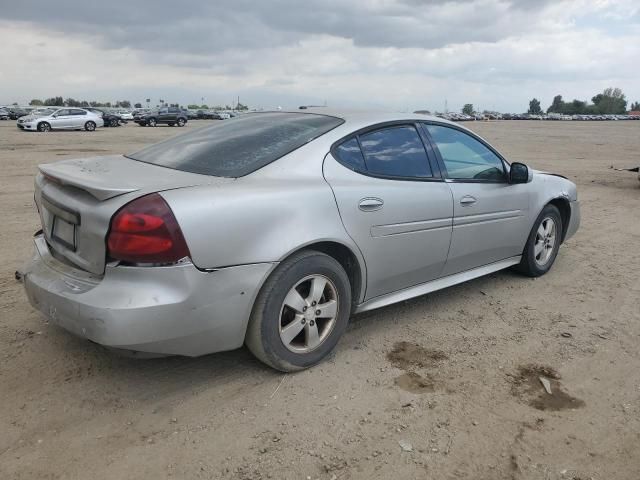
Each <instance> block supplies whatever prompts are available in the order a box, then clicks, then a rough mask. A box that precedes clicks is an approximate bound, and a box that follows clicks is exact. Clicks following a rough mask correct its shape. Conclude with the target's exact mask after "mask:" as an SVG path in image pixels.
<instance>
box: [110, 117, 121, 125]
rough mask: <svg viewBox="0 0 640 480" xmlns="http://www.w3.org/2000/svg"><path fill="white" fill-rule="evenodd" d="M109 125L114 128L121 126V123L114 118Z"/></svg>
mask: <svg viewBox="0 0 640 480" xmlns="http://www.w3.org/2000/svg"><path fill="white" fill-rule="evenodd" d="M109 125H111V126H112V127H117V126H118V125H120V123H119V122H118V119H117V118H112V119H111V121H110V122H109Z"/></svg>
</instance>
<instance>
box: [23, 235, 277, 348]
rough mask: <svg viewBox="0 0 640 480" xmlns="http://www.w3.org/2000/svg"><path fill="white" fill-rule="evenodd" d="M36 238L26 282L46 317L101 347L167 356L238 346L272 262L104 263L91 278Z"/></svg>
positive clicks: (37, 305)
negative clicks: (218, 265) (216, 265)
mask: <svg viewBox="0 0 640 480" xmlns="http://www.w3.org/2000/svg"><path fill="white" fill-rule="evenodd" d="M35 243H36V252H35V255H34V257H33V258H32V260H31V261H29V262H28V263H27V265H26V266H25V268H24V270H23V272H22V274H23V280H24V286H25V290H26V292H27V296H28V298H29V301H30V303H31V305H33V306H34V307H35V308H36V309H38V310H40V311H41V312H42V313H43V314H45V315H46V316H47V317H48V318H49V320H50V322H52V323H55V324H57V325H59V326H61V327H63V328H64V329H66V330H68V331H70V332H72V333H74V334H76V335H78V336H80V337H84V338H87V339H89V340H92V341H94V342H96V343H99V344H101V345H105V346H109V347H114V348H119V349H125V350H134V351H141V352H150V353H158V354H167V355H187V356H197V355H203V354H207V353H212V352H217V351H222V350H231V349H234V348H238V347H240V346H241V345H242V343H243V341H244V336H245V331H246V327H247V323H248V320H249V316H250V314H251V308H252V306H253V302H254V300H255V297H256V296H257V293H258V290H259V288H260V286H261V285H262V283H263V280H264V279H265V278H266V276H267V275H268V274H269V272H270V271H271V270H272V268H273V267H274V264H272V263H260V264H253V265H243V266H236V267H227V268H222V269H219V270H215V271H211V272H203V271H201V270H198V269H197V268H196V267H194V266H193V265H192V264H191V263H186V264H182V265H175V266H168V267H123V266H107V268H106V271H105V274H104V276H102V277H96V276H92V275H89V274H87V273H85V272H82V271H79V270H77V269H75V268H73V267H70V266H67V265H66V264H64V263H62V262H60V261H58V260H56V259H55V258H53V257H52V256H51V253H50V252H49V249H48V246H47V243H46V241H45V240H44V238H43V237H42V236H39V237H36V239H35Z"/></svg>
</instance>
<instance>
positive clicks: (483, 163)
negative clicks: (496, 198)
mask: <svg viewBox="0 0 640 480" xmlns="http://www.w3.org/2000/svg"><path fill="white" fill-rule="evenodd" d="M426 127H427V130H428V131H429V134H430V135H431V138H432V139H433V141H434V142H435V144H436V146H437V147H438V150H439V151H440V156H442V161H443V162H444V165H445V167H446V169H447V175H448V176H449V178H453V179H458V180H490V181H504V180H505V175H504V166H503V164H502V160H500V158H498V156H497V155H496V154H495V153H493V152H492V151H491V150H489V148H487V147H486V146H484V145H483V144H482V143H481V142H479V141H478V140H476V139H475V138H473V137H472V136H471V135H467V134H466V133H464V132H461V131H460V130H456V129H455V128H449V127H443V126H441V125H426Z"/></svg>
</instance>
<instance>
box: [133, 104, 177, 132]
mask: <svg viewBox="0 0 640 480" xmlns="http://www.w3.org/2000/svg"><path fill="white" fill-rule="evenodd" d="M133 121H134V122H136V123H137V124H138V125H140V126H141V127H146V126H149V127H155V126H156V125H159V124H165V125H169V126H170V127H173V126H174V125H177V126H179V127H184V126H185V125H186V124H187V114H186V113H185V112H184V111H182V110H181V109H180V108H177V107H163V108H160V109H158V110H152V111H150V112H141V113H139V114H136V116H135V117H133Z"/></svg>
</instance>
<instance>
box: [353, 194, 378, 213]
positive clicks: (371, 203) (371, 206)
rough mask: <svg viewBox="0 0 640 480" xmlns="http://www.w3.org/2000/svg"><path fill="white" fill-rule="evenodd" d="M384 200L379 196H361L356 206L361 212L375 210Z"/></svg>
mask: <svg viewBox="0 0 640 480" xmlns="http://www.w3.org/2000/svg"><path fill="white" fill-rule="evenodd" d="M383 205H384V202H383V201H382V199H381V198H371V197H370V198H363V199H362V200H360V203H358V208H359V209H360V210H362V211H363V212H375V211H376V210H380V209H381V208H382V206H383Z"/></svg>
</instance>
